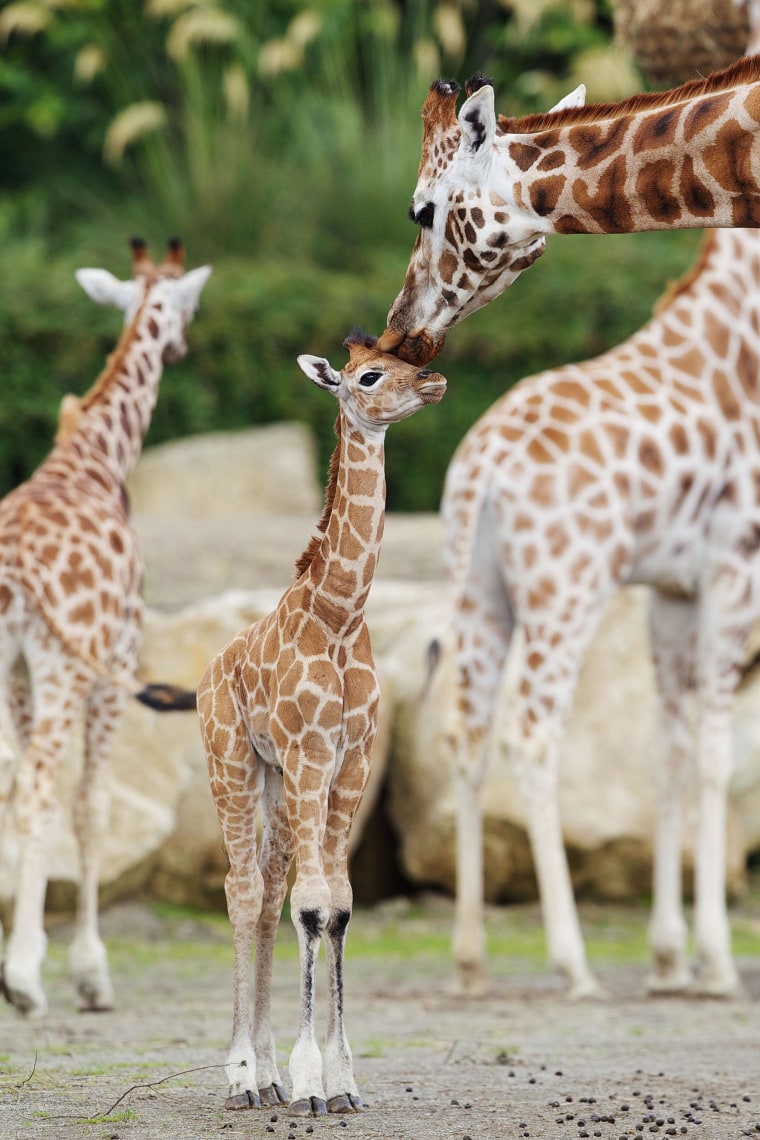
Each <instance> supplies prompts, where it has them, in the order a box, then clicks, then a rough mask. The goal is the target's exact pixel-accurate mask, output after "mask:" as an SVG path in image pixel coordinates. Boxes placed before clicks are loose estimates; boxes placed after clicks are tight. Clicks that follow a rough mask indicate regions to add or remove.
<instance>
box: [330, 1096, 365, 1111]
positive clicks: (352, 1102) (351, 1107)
mask: <svg viewBox="0 0 760 1140" xmlns="http://www.w3.org/2000/svg"><path fill="white" fill-rule="evenodd" d="M363 1107H364V1105H363V1104H362V1098H361V1097H360V1096H355V1095H354V1094H352V1093H341V1094H340V1096H333V1097H330V1099H329V1100H328V1102H327V1111H328V1112H334V1113H347V1112H360V1111H361V1109H362V1108H363Z"/></svg>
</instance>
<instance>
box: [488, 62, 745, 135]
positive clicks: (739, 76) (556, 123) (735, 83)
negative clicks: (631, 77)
mask: <svg viewBox="0 0 760 1140" xmlns="http://www.w3.org/2000/svg"><path fill="white" fill-rule="evenodd" d="M757 80H760V55H751V56H746V57H743V58H742V59H740V60H738V62H736V63H732V64H730V65H729V66H728V67H724V68H723V70H722V71H716V72H715V73H714V74H713V75H708V76H707V78H706V79H690V80H689V82H688V83H683V84H681V86H680V87H673V88H671V90H670V91H649V92H644V93H642V94H638V95H631V96H629V97H628V98H627V99H621V100H620V101H619V102H617V103H590V104H589V105H588V106H584V107H566V108H564V110H562V111H546V112H544V113H542V114H537V115H526V116H524V117H523V118H521V119H518V118H510V117H508V116H505V115H499V120H498V127H497V130H498V133H499V134H518V135H521V134H535V133H537V132H538V131H545V130H548V129H549V128H550V127H564V126H575V125H577V124H582V123H598V122H600V121H602V120H605V119H617V118H620V117H622V116H623V115H633V114H637V113H638V112H639V111H656V110H658V109H660V108H662V107H671V106H673V105H674V104H676V103H683V102H684V101H685V100H687V99H695V98H697V97H698V96H700V95H717V94H719V93H720V92H721V91H730V90H731V89H732V88H734V87H741V86H743V85H744V84H746V83H755V82H757Z"/></svg>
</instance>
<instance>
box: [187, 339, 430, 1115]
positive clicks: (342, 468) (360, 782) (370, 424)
mask: <svg viewBox="0 0 760 1140" xmlns="http://www.w3.org/2000/svg"><path fill="white" fill-rule="evenodd" d="M346 346H347V347H348V349H349V352H350V359H349V361H348V363H347V364H346V366H345V367H344V369H343V371H342V372H341V373H337V372H334V371H333V369H332V368H331V367H330V365H329V364H328V362H327V361H326V360H323V359H321V358H317V357H309V356H303V357H299V364H300V365H301V367H302V368H303V370H304V371H305V372H306V373H307V375H308V376H309V377H310V378H311V379H312V380H313V381H314V383H316V384H318V386H320V387H322V388H325V389H327V390H329V391H332V392H333V394H334V395H335V396H336V397H337V399H338V401H339V407H340V411H339V418H338V434H339V442H338V446H337V448H336V451H335V454H334V456H333V462H332V464H331V479H330V483H329V486H328V492H327V497H326V505H325V511H324V514H323V518H322V520H321V522H320V526H319V528H318V531H317V534H316V535H315V536H314V538H313V539H312V542H311V543H310V545H309V547H308V548H307V550H306V551H305V552H304V555H303V556H302V558H301V559H300V560H299V563H298V565H297V567H296V573H297V578H296V581H295V582H294V583H293V585H292V586H291V587H290V588H289V589H288V590H287V591H286V592H285V593H284V594H283V596H282V598H281V599H280V601H279V603H278V605H277V607H276V608H275V610H274V611H273V612H272V613H271V614H270V615H269V616H268V617H266V618H264V619H262V620H261V621H259V622H257V623H255V624H254V625H252V626H250V627H249V628H248V629H246V630H244V631H243V632H242V633H240V634H239V635H238V636H237V637H236V638H234V639H233V641H232V642H230V644H229V645H228V646H227V647H226V648H225V649H223V650H222V651H221V653H219V654H218V655H217V656H216V657H215V658H214V660H213V661H212V662H211V663H210V665H209V667H208V669H207V671H206V673H205V675H204V677H203V679H202V680H201V683H200V685H199V689H198V711H199V716H200V722H201V732H202V736H203V741H204V745H205V748H206V754H207V758H208V768H209V777H210V781H211V791H212V794H213V797H214V802H215V804H216V808H217V813H218V815H219V821H220V824H221V827H222V833H223V836H224V843H225V847H226V850H227V854H228V857H229V861H230V869H229V873H228V875H227V879H226V883H225V889H226V894H227V905H228V910H229V916H230V920H231V923H232V928H233V937H234V946H235V973H234V999H233V1029H232V1044H231V1046H230V1050H229V1053H228V1055H227V1063H226V1072H227V1076H228V1079H229V1085H230V1088H229V1097H228V1100H227V1106H228V1107H229V1108H249V1107H251V1106H253V1105H259V1104H261V1103H266V1104H277V1103H280V1102H282V1101H284V1100H285V1094H284V1091H283V1088H282V1083H281V1079H280V1075H279V1072H278V1068H277V1063H276V1059H275V1046H274V1039H273V1036H272V1029H271V1017H270V985H271V971H272V950H273V945H274V937H275V933H276V930H277V926H278V923H279V918H280V912H281V909H282V904H283V901H284V898H285V892H286V889H287V881H286V875H287V872H288V868H289V867H290V864H291V862H292V860H293V859H294V858H295V864H296V876H295V882H294V884H293V888H292V890H291V896H290V910H291V917H292V920H293V923H294V925H295V928H296V931H297V934H298V939H299V946H300V954H301V1016H300V1025H299V1030H298V1036H297V1039H296V1042H295V1045H294V1047H293V1050H292V1052H291V1056H290V1076H291V1080H292V1085H293V1095H292V1103H291V1105H290V1111H291V1112H294V1113H298V1114H307V1115H308V1114H321V1113H323V1112H325V1111H327V1110H328V1109H329V1111H331V1112H352V1111H355V1110H356V1109H357V1108H358V1107H360V1105H361V1101H360V1098H359V1093H358V1090H357V1087H356V1083H355V1080H354V1075H353V1064H352V1060H351V1051H350V1048H349V1045H348V1040H347V1038H346V1034H345V1030H344V1026H343V985H342V971H343V949H344V944H345V938H346V930H347V927H348V923H349V920H350V917H351V907H352V895H351V886H350V883H349V879H348V838H349V833H350V830H351V824H352V821H353V818H354V814H355V812H356V810H357V808H358V806H359V802H360V800H361V796H362V793H363V790H364V787H365V784H366V781H367V778H368V775H369V770H370V762H371V756H372V746H373V742H374V738H375V733H376V728H377V709H378V698H379V689H378V681H377V675H376V671H375V667H374V663H373V659H372V652H371V647H370V640H369V633H368V630H367V624H366V619H365V614H364V609H365V604H366V601H367V596H368V594H369V589H370V586H371V584H372V578H373V575H374V571H375V566H376V563H377V557H378V554H379V551H380V541H381V537H382V529H383V519H384V511H385V476H384V437H385V430H386V428H387V425H388V424H389V423H392V422H394V421H396V420H399V419H403V418H404V417H406V416H409V415H411V414H412V413H413V412H415V411H416V410H417V409H418V408H420V407H422V406H423V405H424V404H426V403H437V402H438V400H440V398H441V396H442V395H443V392H444V389H445V381H444V379H443V377H441V376H439V375H438V374H437V373H431V372H427V371H422V372H418V371H417V369H416V367H412V366H410V365H408V364H404V363H403V362H402V361H399V360H398V358H397V357H393V356H383V355H381V354H379V353H378V352H377V351H376V350H375V348H374V340H373V339H372V338H365V337H363V335H362V336H360V335H358V334H355V335H354V336H353V337H352V338H349V339H348V340H347V342H346ZM259 815H260V817H261V829H262V830H261V840H260V844H257V817H258V816H259ZM323 936H324V938H325V947H326V951H327V961H328V976H329V988H330V1006H329V1015H328V1027H327V1039H326V1044H325V1066H324V1083H323V1075H322V1058H321V1056H320V1051H319V1048H318V1046H317V1044H316V1040H315V1037H314V1023H313V998H314V985H315V964H316V956H317V952H318V949H319V945H320V942H321V939H322V937H323ZM254 939H255V1002H254V1016H253V1026H252V1027H251V1022H250V1014H249V1001H250V997H249V960H250V951H251V945H252V943H253V941H254ZM325 1090H326V1093H325Z"/></svg>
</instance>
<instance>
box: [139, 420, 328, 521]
mask: <svg viewBox="0 0 760 1140" xmlns="http://www.w3.org/2000/svg"><path fill="white" fill-rule="evenodd" d="M316 472H317V464H316V448H315V444H314V437H313V435H312V433H311V432H310V431H309V428H308V427H307V426H306V425H305V424H301V423H279V424H268V425H266V426H264V427H259V428H250V429H246V430H242V431H229V432H212V433H209V434H207V435H196V436H190V437H189V438H187V439H179V440H173V441H172V442H171V443H163V444H159V445H158V446H156V447H149V448H146V449H145V451H144V452H143V453H142V455H141V457H140V462H139V463H138V465H137V469H136V470H135V471H134V473H133V474H132V477H131V478H130V480H129V496H130V500H131V504H132V511H133V512H134V514H135V515H141V514H144V515H153V516H159V517H161V518H174V517H175V516H177V515H179V516H183V515H184V516H187V517H192V518H196V519H198V518H202V519H203V520H204V524H205V520H206V519H209V518H219V517H221V516H229V515H236V514H245V513H247V512H255V513H257V514H270V515H280V514H301V513H302V514H310V513H317V512H319V510H320V509H321V506H322V485H321V483H318V482H317V479H316Z"/></svg>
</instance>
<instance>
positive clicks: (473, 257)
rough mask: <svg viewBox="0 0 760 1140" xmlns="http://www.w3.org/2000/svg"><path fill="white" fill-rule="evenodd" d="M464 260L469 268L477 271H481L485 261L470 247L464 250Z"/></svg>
mask: <svg viewBox="0 0 760 1140" xmlns="http://www.w3.org/2000/svg"><path fill="white" fill-rule="evenodd" d="M462 261H464V263H465V265H466V266H467V268H468V269H471V270H473V271H474V272H475V273H480V272H481V270H482V269H483V263H482V261H481V260H480V258H479V257H478V256H477V254H476V253H475V251H474V250H473V249H469V248H468V247H465V248H464V250H463V251H462Z"/></svg>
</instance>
